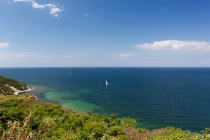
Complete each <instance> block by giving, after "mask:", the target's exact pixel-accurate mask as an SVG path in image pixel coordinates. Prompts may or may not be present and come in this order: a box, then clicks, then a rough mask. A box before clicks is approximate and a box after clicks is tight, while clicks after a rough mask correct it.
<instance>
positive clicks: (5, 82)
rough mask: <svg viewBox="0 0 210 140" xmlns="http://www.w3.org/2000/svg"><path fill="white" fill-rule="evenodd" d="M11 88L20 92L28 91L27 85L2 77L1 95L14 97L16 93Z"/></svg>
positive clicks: (0, 79) (0, 77) (0, 81)
mask: <svg viewBox="0 0 210 140" xmlns="http://www.w3.org/2000/svg"><path fill="white" fill-rule="evenodd" d="M10 86H12V87H14V88H16V89H18V90H26V89H27V85H26V84H24V83H21V82H18V81H16V80H13V79H9V78H6V77H3V76H1V75H0V94H4V95H12V94H13V93H14V91H13V90H12V89H11V88H10Z"/></svg>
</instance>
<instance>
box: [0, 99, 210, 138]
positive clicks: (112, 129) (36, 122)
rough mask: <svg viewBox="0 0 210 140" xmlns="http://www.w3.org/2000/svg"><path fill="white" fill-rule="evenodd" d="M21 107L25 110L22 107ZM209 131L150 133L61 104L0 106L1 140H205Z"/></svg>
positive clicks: (11, 102) (128, 121)
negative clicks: (73, 109)
mask: <svg viewBox="0 0 210 140" xmlns="http://www.w3.org/2000/svg"><path fill="white" fill-rule="evenodd" d="M23 105H24V106H23ZM209 130H210V129H209V128H206V129H205V130H204V131H202V135H203V136H202V135H201V134H198V133H192V132H190V131H183V130H181V129H178V128H173V127H168V128H162V129H155V130H153V131H149V130H147V129H144V128H136V120H134V119H132V118H123V119H121V120H119V119H118V118H117V115H116V114H111V115H110V117H107V116H104V115H99V114H93V113H92V112H91V111H90V112H87V113H80V114H79V113H75V112H73V111H72V110H71V109H68V108H62V107H61V105H60V104H52V103H48V102H42V101H32V100H31V99H30V97H29V96H25V99H24V100H23V99H22V100H20V99H11V100H9V101H5V102H1V103H0V139H2V140H3V139H5V140H6V139H19V138H23V139H24V140H25V139H30V140H37V139H40V140H42V139H48V140H57V139H66V140H77V139H78V140H99V139H103V140H112V139H119V140H129V139H130V140H131V139H148V140H165V139H167V140H185V139H186V140H200V139H204V140H207V139H208V135H209V133H210V131H209Z"/></svg>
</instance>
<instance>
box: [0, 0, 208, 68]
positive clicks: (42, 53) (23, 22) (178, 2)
mask: <svg viewBox="0 0 210 140" xmlns="http://www.w3.org/2000/svg"><path fill="white" fill-rule="evenodd" d="M0 11H1V12H0V19H1V20H0V67H209V66H210V16H209V15H210V1H209V0H132V1H131V0H68V1H67V0H54V1H52V0H1V1H0Z"/></svg>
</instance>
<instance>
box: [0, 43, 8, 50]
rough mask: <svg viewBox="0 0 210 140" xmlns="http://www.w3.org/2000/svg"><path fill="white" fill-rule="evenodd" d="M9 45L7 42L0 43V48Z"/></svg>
mask: <svg viewBox="0 0 210 140" xmlns="http://www.w3.org/2000/svg"><path fill="white" fill-rule="evenodd" d="M7 47H9V43H0V48H3V49H4V48H7Z"/></svg>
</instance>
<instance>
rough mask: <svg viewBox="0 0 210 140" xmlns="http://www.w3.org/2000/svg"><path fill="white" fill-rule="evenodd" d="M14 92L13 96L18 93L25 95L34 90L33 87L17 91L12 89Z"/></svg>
mask: <svg viewBox="0 0 210 140" xmlns="http://www.w3.org/2000/svg"><path fill="white" fill-rule="evenodd" d="M13 90H14V95H18V94H20V93H25V92H29V91H34V90H36V88H33V87H27V89H26V90H17V89H13Z"/></svg>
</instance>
